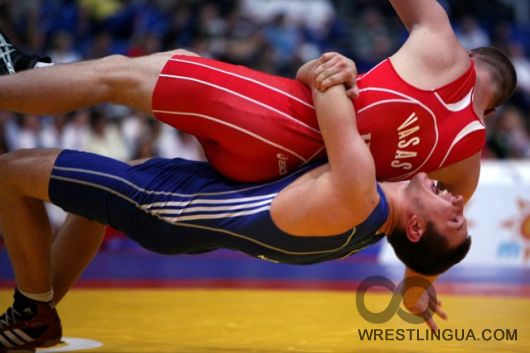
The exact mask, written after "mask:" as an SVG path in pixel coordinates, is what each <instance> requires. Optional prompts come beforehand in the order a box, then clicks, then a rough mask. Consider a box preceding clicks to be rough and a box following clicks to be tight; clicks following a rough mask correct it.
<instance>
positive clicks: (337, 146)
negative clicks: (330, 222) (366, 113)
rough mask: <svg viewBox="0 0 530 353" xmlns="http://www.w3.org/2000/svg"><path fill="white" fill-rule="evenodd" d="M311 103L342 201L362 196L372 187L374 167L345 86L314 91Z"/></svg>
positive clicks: (314, 89) (334, 181) (333, 178)
mask: <svg viewBox="0 0 530 353" xmlns="http://www.w3.org/2000/svg"><path fill="white" fill-rule="evenodd" d="M313 104H314V106H315V110H316V114H317V120H318V124H319V127H320V132H321V134H322V139H323V140H324V145H325V146H326V152H327V155H328V162H329V166H330V170H331V175H332V176H331V178H332V180H333V183H334V185H335V187H336V189H337V191H338V192H342V193H343V196H344V198H350V200H353V199H358V198H359V195H365V194H366V193H367V192H370V191H371V189H370V188H373V186H374V182H375V166H374V162H373V158H372V155H371V153H370V150H369V149H368V147H367V146H366V144H365V143H364V141H363V139H362V138H361V136H360V134H359V131H358V130H357V123H356V115H355V110H354V108H353V104H352V102H351V100H350V99H348V97H347V96H346V93H345V89H344V86H334V87H331V88H329V89H328V90H326V91H325V92H320V91H318V90H317V89H316V88H313ZM352 166H355V168H353V167H352ZM352 185H355V187H352Z"/></svg>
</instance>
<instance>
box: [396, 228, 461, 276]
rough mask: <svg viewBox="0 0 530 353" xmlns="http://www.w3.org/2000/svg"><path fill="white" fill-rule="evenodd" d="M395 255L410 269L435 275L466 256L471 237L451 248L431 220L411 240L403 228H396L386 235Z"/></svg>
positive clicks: (423, 273) (427, 274)
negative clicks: (413, 239) (417, 238)
mask: <svg viewBox="0 0 530 353" xmlns="http://www.w3.org/2000/svg"><path fill="white" fill-rule="evenodd" d="M387 239H388V242H389V243H390V245H392V247H393V248H394V252H395V253H396V255H397V257H398V258H399V259H400V260H401V261H402V262H403V263H404V264H405V265H406V266H407V267H408V268H410V269H411V270H413V271H415V272H417V273H420V274H422V275H426V276H435V275H439V274H441V273H443V272H445V271H447V270H448V269H449V268H450V267H451V266H453V265H455V264H457V263H459V262H460V261H462V259H464V257H466V255H467V253H468V252H469V248H470V247H471V237H470V236H467V238H466V239H465V240H464V241H463V242H462V243H461V244H459V245H458V246H456V247H454V248H451V247H450V246H449V242H448V241H447V239H446V238H444V237H443V236H442V235H441V234H440V233H439V232H438V231H437V230H436V228H435V227H434V224H433V223H432V222H431V221H428V222H427V227H426V230H425V232H424V233H423V236H422V237H421V239H420V240H419V241H417V242H412V241H410V239H409V238H408V237H407V233H406V230H405V229H397V230H395V231H394V232H393V233H392V234H390V235H388V236H387Z"/></svg>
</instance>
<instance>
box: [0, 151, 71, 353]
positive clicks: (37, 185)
mask: <svg viewBox="0 0 530 353" xmlns="http://www.w3.org/2000/svg"><path fill="white" fill-rule="evenodd" d="M57 154H58V150H40V151H27V150H20V151H17V152H14V153H9V154H4V155H2V156H0V180H2V183H0V198H1V200H0V224H1V226H2V229H3V231H4V240H5V243H6V247H7V249H8V252H9V256H10V258H11V263H12V265H13V269H14V272H15V277H16V280H17V285H18V290H17V291H15V296H14V299H15V301H14V304H13V306H12V307H11V308H9V309H7V311H6V313H5V314H3V315H2V316H0V352H5V350H6V349H7V348H16V349H26V348H33V347H37V346H43V347H44V346H50V345H54V344H56V343H58V342H59V340H60V338H61V335H62V333H61V332H62V331H61V323H60V320H59V317H58V316H57V311H56V310H55V308H54V305H53V302H52V299H53V298H52V293H51V292H50V290H51V275H50V247H51V241H52V234H51V229H50V225H49V222H48V219H47V215H46V211H45V209H44V205H43V200H48V181H49V178H50V173H51V170H52V167H53V163H54V161H55V159H56V156H57ZM45 298H46V299H45ZM14 333H16V335H14Z"/></svg>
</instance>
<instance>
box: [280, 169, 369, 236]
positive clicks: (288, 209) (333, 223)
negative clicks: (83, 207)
mask: <svg viewBox="0 0 530 353" xmlns="http://www.w3.org/2000/svg"><path fill="white" fill-rule="evenodd" d="M328 176H329V173H325V174H324V175H322V176H320V177H318V178H315V179H310V180H306V181H304V182H303V183H299V184H298V185H291V186H289V187H288V188H286V189H284V190H283V191H282V192H281V193H280V194H279V195H278V196H277V197H276V199H275V200H274V202H273V204H272V207H271V215H272V218H273V220H274V223H275V224H276V225H277V226H278V227H279V228H280V229H282V230H283V231H284V232H287V233H289V234H291V235H298V236H311V235H312V236H327V235H334V234H340V233H343V232H345V231H347V230H349V229H352V228H353V227H355V226H356V225H357V224H359V223H361V222H362V221H364V220H365V219H366V218H367V217H368V216H369V215H370V213H371V211H372V210H373V208H375V205H376V204H377V202H378V201H379V196H378V194H377V191H374V193H373V194H371V195H367V196H366V197H365V198H363V199H360V200H358V201H356V202H350V201H348V202H345V200H344V197H343V196H342V195H341V193H340V191H338V190H337V189H336V188H335V187H334V185H333V181H332V180H331V179H330V178H329V177H328Z"/></svg>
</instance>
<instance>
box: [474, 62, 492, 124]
mask: <svg viewBox="0 0 530 353" xmlns="http://www.w3.org/2000/svg"><path fill="white" fill-rule="evenodd" d="M476 72H477V82H476V83H475V89H474V93H473V108H474V109H475V113H476V114H477V115H478V117H479V118H480V120H482V122H484V117H485V116H484V112H485V111H486V110H487V109H489V108H490V107H489V105H490V102H491V100H492V93H491V92H492V90H491V87H492V85H493V83H492V82H491V79H490V76H489V74H488V72H487V71H486V70H484V69H482V68H480V65H476Z"/></svg>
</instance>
